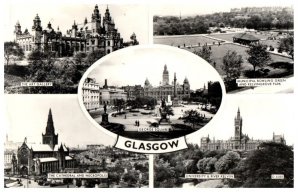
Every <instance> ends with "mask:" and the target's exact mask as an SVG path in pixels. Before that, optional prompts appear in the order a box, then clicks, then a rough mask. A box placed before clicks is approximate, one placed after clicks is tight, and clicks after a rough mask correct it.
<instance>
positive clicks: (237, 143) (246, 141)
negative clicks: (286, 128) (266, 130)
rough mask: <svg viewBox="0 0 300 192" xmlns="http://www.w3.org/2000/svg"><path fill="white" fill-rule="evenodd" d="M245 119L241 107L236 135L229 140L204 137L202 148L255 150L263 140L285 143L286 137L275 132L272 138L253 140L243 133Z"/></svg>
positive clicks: (212, 149) (236, 123) (235, 126)
mask: <svg viewBox="0 0 300 192" xmlns="http://www.w3.org/2000/svg"><path fill="white" fill-rule="evenodd" d="M242 127H243V119H242V117H241V114H240V109H238V111H237V115H236V117H235V118H234V136H233V137H231V138H230V139H228V140H215V139H211V138H209V135H208V136H207V137H202V138H201V140H200V145H201V146H200V149H201V150H202V151H214V150H243V151H249V150H255V149H258V146H259V144H261V143H263V142H270V141H273V142H277V143H284V144H285V139H284V136H282V135H275V134H274V133H273V138H272V140H253V139H250V138H249V137H248V135H246V134H243V131H242Z"/></svg>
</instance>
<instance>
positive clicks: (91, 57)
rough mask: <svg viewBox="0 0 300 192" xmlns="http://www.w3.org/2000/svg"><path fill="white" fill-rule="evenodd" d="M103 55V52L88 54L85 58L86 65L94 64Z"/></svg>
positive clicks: (97, 51)
mask: <svg viewBox="0 0 300 192" xmlns="http://www.w3.org/2000/svg"><path fill="white" fill-rule="evenodd" d="M104 55H105V51H104V50H100V49H97V50H94V51H92V52H90V53H89V54H88V55H87V57H86V63H87V64H88V65H92V64H94V63H95V62H96V61H97V60H98V59H100V58H102V57H103V56H104Z"/></svg>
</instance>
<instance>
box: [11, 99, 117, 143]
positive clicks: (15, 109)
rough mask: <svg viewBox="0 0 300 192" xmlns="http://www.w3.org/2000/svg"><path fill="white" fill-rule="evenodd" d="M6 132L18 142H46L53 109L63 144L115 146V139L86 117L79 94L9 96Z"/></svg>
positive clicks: (57, 130)
mask: <svg viewBox="0 0 300 192" xmlns="http://www.w3.org/2000/svg"><path fill="white" fill-rule="evenodd" d="M5 103H6V111H5V112H6V113H5V115H6V120H7V122H6V123H7V126H6V133H7V134H8V138H9V140H11V141H14V142H20V141H24V138H25V137H27V141H28V142H35V143H37V144H39V143H41V142H42V133H45V130H46V125H47V119H48V112H49V109H50V108H51V110H52V116H53V122H54V128H55V133H58V142H59V144H60V143H61V142H62V143H65V144H66V145H67V146H69V147H74V146H76V147H77V145H79V146H81V147H82V146H86V145H87V144H105V145H111V146H112V145H113V144H114V143H115V138H112V137H111V136H108V135H106V134H105V133H104V132H103V131H100V130H99V129H98V128H96V127H95V126H93V125H92V123H91V122H89V120H88V119H87V118H86V117H85V115H84V114H83V112H82V111H81V108H80V106H79V103H78V98H77V95H75V94H74V95H41V94H39V95H38V94H37V95H34V94H32V95H6V96H5Z"/></svg>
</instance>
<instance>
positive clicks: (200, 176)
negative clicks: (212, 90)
mask: <svg viewBox="0 0 300 192" xmlns="http://www.w3.org/2000/svg"><path fill="white" fill-rule="evenodd" d="M274 96H276V97H274ZM274 96H273V97H272V98H270V97H269V96H258V97H256V98H253V97H251V95H250V96H245V95H243V96H241V95H231V96H228V97H227V101H226V104H225V108H224V109H226V111H225V110H224V111H221V112H223V113H221V112H220V114H219V116H218V117H215V119H214V121H212V122H211V124H210V125H209V126H207V127H205V128H204V129H202V130H200V131H199V132H197V133H195V134H193V135H190V136H187V143H188V149H186V150H182V151H178V152H174V153H165V154H159V155H156V156H155V160H154V187H156V188H167V187H168V188H294V143H295V141H296V136H295V135H296V132H295V129H294V127H295V126H294V125H293V119H294V117H293V115H291V114H293V112H291V113H286V110H285V109H286V108H287V106H289V110H291V111H293V109H294V108H293V107H292V104H293V102H292V101H291V100H292V98H291V97H290V96H289V95H286V96H285V97H283V96H280V97H278V95H274Z"/></svg>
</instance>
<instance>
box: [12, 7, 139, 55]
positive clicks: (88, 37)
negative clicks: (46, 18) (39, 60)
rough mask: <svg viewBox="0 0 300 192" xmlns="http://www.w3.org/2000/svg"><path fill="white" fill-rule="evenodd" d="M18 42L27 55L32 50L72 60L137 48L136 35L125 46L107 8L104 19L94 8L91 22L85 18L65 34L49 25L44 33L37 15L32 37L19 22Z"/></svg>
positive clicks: (96, 8)
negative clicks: (77, 56) (82, 54)
mask: <svg viewBox="0 0 300 192" xmlns="http://www.w3.org/2000/svg"><path fill="white" fill-rule="evenodd" d="M14 34H15V42H17V43H18V44H19V45H20V47H21V48H22V49H23V51H24V52H25V54H28V53H29V52H31V51H33V50H40V51H44V52H52V53H55V55H56V56H57V57H65V56H73V55H74V54H76V53H77V52H85V53H89V52H93V51H94V50H103V51H105V53H106V54H109V53H110V52H112V51H115V50H118V49H121V48H123V47H127V46H132V45H138V44H139V42H138V41H137V39H136V35H135V33H133V34H132V35H131V37H130V39H131V40H130V41H129V42H123V38H121V35H120V33H119V32H118V29H117V28H116V26H115V23H114V20H113V19H112V17H111V15H110V12H109V9H108V7H107V8H106V11H105V13H104V16H103V18H101V14H100V12H99V9H98V5H96V6H95V8H94V11H93V13H92V15H91V18H90V20H88V19H87V18H85V19H84V20H83V22H82V23H81V24H79V23H76V22H75V21H74V24H73V25H72V27H71V29H69V30H67V32H66V34H64V35H63V34H62V32H61V31H60V29H59V27H57V30H55V29H54V28H53V27H52V25H51V23H50V22H49V23H48V25H47V27H46V28H45V29H43V27H42V25H41V19H40V17H39V15H38V14H37V15H36V16H35V18H34V19H33V26H32V29H31V33H30V32H29V31H28V29H25V31H24V32H22V30H21V25H20V23H19V22H17V24H16V25H15V31H14Z"/></svg>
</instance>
